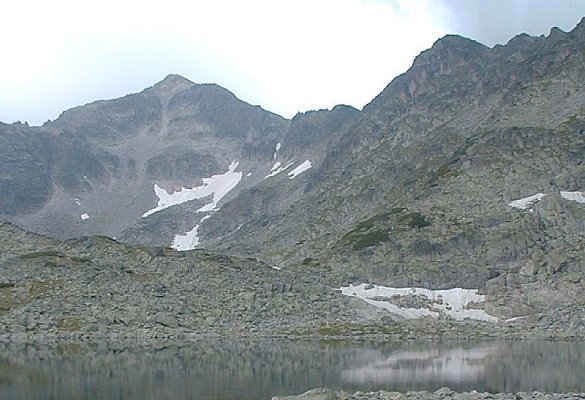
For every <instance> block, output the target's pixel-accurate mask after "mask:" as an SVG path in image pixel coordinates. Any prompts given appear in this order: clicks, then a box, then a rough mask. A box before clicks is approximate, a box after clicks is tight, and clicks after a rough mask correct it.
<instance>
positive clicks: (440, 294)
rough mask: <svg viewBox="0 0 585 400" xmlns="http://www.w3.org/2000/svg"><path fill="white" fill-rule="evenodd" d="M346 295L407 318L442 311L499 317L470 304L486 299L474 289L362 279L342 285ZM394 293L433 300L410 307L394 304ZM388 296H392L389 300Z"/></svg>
mask: <svg viewBox="0 0 585 400" xmlns="http://www.w3.org/2000/svg"><path fill="white" fill-rule="evenodd" d="M340 291H341V293H342V294H343V295H345V296H354V297H357V298H359V299H362V300H363V301H365V302H366V303H368V304H371V305H373V306H376V307H379V308H383V309H385V310H387V311H389V312H390V313H392V314H395V315H397V316H399V317H402V318H405V319H419V318H423V317H432V318H438V317H439V315H441V314H442V315H448V316H450V317H452V318H453V319H456V320H464V319H474V320H480V321H489V322H495V321H498V318H496V317H494V316H491V315H489V314H488V313H486V312H485V311H484V310H480V309H475V308H467V306H468V305H469V304H470V303H480V302H483V301H485V296H482V295H479V294H477V290H474V289H461V288H454V289H447V290H431V289H423V288H391V287H386V286H380V285H368V284H366V283H362V284H360V285H357V286H354V285H351V284H350V285H349V286H345V287H342V288H340ZM394 296H399V297H402V296H421V297H424V298H426V299H427V300H430V301H431V304H430V305H429V306H428V307H421V308H407V307H401V306H398V305H395V304H392V303H391V302H390V301H389V300H390V299H391V298H392V297H394ZM385 299H388V300H385Z"/></svg>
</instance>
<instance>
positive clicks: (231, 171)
mask: <svg viewBox="0 0 585 400" xmlns="http://www.w3.org/2000/svg"><path fill="white" fill-rule="evenodd" d="M237 167H238V162H236V161H234V162H232V163H231V164H230V166H229V167H228V171H227V172H226V173H223V174H220V175H212V176H211V177H209V178H203V185H201V186H196V187H194V188H191V189H188V188H184V187H183V188H181V189H180V190H179V191H176V192H173V193H169V192H167V191H166V190H165V189H163V188H161V187H159V186H158V185H157V184H154V193H155V194H156V196H157V197H158V205H157V206H156V207H155V208H153V209H151V210H148V211H147V212H145V213H144V214H143V215H142V217H148V216H149V215H152V214H154V213H155V212H158V211H161V210H164V209H165V208H169V207H172V206H176V205H178V204H182V203H185V202H187V201H191V200H195V199H202V198H205V197H207V196H211V195H213V199H212V201H211V202H210V203H208V204H206V205H204V206H203V207H201V208H200V209H199V210H197V212H205V211H212V210H215V209H216V208H217V204H218V203H219V201H220V200H221V199H222V198H223V197H224V196H225V195H226V194H228V193H229V192H230V191H231V190H232V189H233V188H234V187H236V185H237V184H238V183H239V182H240V180H241V179H242V173H241V172H236V168H237Z"/></svg>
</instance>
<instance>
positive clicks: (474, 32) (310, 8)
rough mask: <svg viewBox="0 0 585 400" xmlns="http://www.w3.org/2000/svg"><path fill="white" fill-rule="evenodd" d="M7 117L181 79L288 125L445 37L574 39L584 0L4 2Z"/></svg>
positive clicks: (353, 93)
mask: <svg viewBox="0 0 585 400" xmlns="http://www.w3.org/2000/svg"><path fill="white" fill-rule="evenodd" d="M1 10H2V16H3V18H2V23H1V24H0V51H1V54H2V59H1V61H0V121H3V122H13V121H16V120H20V121H23V122H24V121H28V122H29V123H30V124H34V125H36V124H41V123H43V122H44V121H46V120H47V119H55V118H57V117H58V116H59V114H60V113H61V112H62V111H64V110H66V109H68V108H71V107H74V106H77V105H81V104H84V103H87V102H91V101H94V100H98V99H108V98H115V97H120V96H123V95H125V94H128V93H133V92H139V91H141V90H142V89H144V88H145V87H148V86H151V85H153V84H154V83H156V82H158V81H160V80H162V79H163V78H164V77H165V76H166V75H168V74H169V73H177V74H180V75H183V76H184V77H186V78H188V79H190V80H192V81H194V82H196V83H207V82H213V83H218V84H220V85H222V86H224V87H225V88H227V89H229V90H230V91H232V92H234V93H235V94H236V96H238V97H239V98H240V99H242V100H244V101H247V102H249V103H252V104H259V105H261V106H262V107H263V108H265V109H268V110H270V111H273V112H276V113H278V114H281V115H283V116H286V117H292V116H293V115H294V114H296V113H297V112H298V111H307V110H310V109H321V108H331V107H332V106H334V105H336V104H341V103H343V104H350V105H353V106H355V107H357V108H361V107H363V106H364V105H365V104H366V103H368V102H369V101H370V100H372V98H373V97H374V96H376V95H377V94H378V93H379V92H380V91H381V90H382V89H383V88H384V87H385V86H386V85H387V84H388V83H389V82H390V81H391V80H392V78H394V77H395V76H396V75H398V74H400V73H402V72H404V71H405V70H406V69H408V67H409V66H410V65H411V63H412V61H413V59H414V57H415V56H416V55H417V54H419V53H420V52H421V51H423V50H425V49H427V48H429V47H430V46H431V45H432V44H433V43H434V42H435V41H436V40H437V39H438V38H440V37H442V36H444V35H445V34H448V33H457V34H461V35H463V36H467V37H471V38H473V39H475V40H477V41H479V42H481V43H484V44H486V45H489V46H493V45H494V44H496V43H501V44H504V43H506V42H507V41H508V40H509V39H510V38H512V37H513V36H514V35H516V34H519V33H522V32H526V33H529V34H532V35H542V34H548V33H549V31H550V29H551V27H553V26H558V27H560V28H561V29H563V30H565V31H567V30H571V29H573V28H574V26H575V25H576V24H577V23H578V22H579V21H580V19H581V18H582V17H583V16H585V1H584V0H555V1H551V0H201V1H200V0H191V1H183V0H165V1H161V0H157V1H151V0H140V1H138V0H127V1H125V0H100V1H92V2H84V1H79V0H51V1H47V0H18V1H17V0H7V1H6V2H4V4H3V6H2V8H1Z"/></svg>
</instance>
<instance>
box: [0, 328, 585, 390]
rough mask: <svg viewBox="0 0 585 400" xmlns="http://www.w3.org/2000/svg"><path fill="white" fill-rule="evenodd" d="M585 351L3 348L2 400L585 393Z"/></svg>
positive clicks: (257, 344)
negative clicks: (324, 392)
mask: <svg viewBox="0 0 585 400" xmlns="http://www.w3.org/2000/svg"><path fill="white" fill-rule="evenodd" d="M584 374H585V342H581V341H579V342H574V341H573V342H568V341H545V340H530V341H526V340H523V341H520V340H518V341H505V340H496V341H469V340H465V341H442V342H417V341H414V340H413V341H402V342H387V343H363V342H354V341H317V340H313V341H308V340H307V341H299V340H296V341H289V340H276V339H263V340H243V339H238V340H225V339H222V340H201V341H193V342H186V343H185V342H183V343H172V344H169V343H165V344H159V345H157V344H152V343H149V344H146V343H142V344H139V343H132V344H128V343H125V344H114V343H67V344H42V345H39V344H36V345H31V344H22V343H20V344H19V343H0V399H10V400H12V399H14V400H25V399H26V400H35V399H39V400H40V399H59V400H69V399H111V400H115V399H137V400H138V399H141V400H142V399H205V400H220V399H221V400H231V399H239V400H251V399H255V400H261V399H270V398H271V397H272V396H283V395H289V394H298V393H303V392H305V391H307V390H309V389H313V388H318V387H328V388H331V389H335V390H345V391H348V392H354V391H357V390H389V391H410V390H428V391H434V390H437V389H438V388H440V387H443V386H448V387H450V388H452V389H453V390H455V391H471V390H477V391H482V392H483V391H486V392H492V393H494V392H514V393H516V392H521V391H523V392H531V391H542V392H585V379H583V378H584V377H585V375H584Z"/></svg>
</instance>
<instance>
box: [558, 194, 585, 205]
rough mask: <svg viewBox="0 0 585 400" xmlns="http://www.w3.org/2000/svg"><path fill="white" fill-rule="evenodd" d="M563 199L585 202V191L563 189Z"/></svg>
mask: <svg viewBox="0 0 585 400" xmlns="http://www.w3.org/2000/svg"><path fill="white" fill-rule="evenodd" d="M561 196H562V198H563V199H566V200H571V201H576V202H577V203H581V204H585V195H584V193H583V192H563V191H561Z"/></svg>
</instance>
